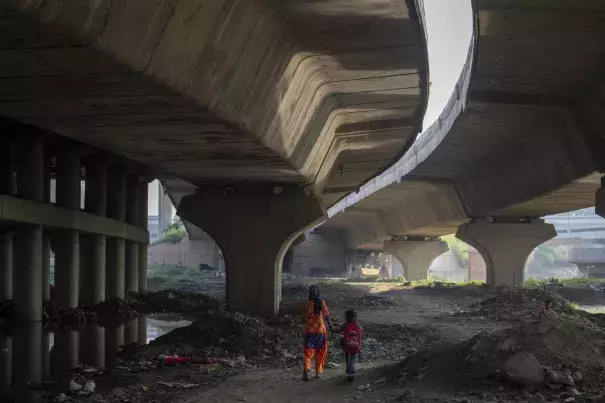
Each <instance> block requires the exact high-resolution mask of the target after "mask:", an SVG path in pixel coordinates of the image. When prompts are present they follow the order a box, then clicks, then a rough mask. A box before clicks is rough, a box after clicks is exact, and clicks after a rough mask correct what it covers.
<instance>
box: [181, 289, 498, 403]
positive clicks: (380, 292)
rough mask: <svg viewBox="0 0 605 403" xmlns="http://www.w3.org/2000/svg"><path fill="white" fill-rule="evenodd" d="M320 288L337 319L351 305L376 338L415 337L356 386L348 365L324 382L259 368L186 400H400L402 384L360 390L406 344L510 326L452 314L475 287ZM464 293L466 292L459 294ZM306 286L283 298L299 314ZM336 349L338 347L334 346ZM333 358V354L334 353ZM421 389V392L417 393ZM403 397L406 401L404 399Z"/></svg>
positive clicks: (370, 366)
mask: <svg viewBox="0 0 605 403" xmlns="http://www.w3.org/2000/svg"><path fill="white" fill-rule="evenodd" d="M321 288H322V298H324V299H325V300H326V301H327V303H328V305H329V307H330V310H331V313H332V316H333V317H334V318H335V319H339V317H340V316H341V315H342V313H343V312H344V311H345V310H346V309H349V308H354V309H356V310H357V311H358V314H359V319H360V322H361V323H362V324H363V325H364V326H365V327H366V328H367V329H368V330H369V332H370V333H372V336H374V337H376V338H379V339H380V338H382V339H383V340H385V339H386V340H388V339H389V338H395V337H400V334H401V333H402V332H406V331H407V332H412V333H413V334H414V339H411V340H422V343H419V344H421V345H415V344H416V343H415V342H414V341H411V342H410V345H408V346H402V347H401V349H400V350H399V349H398V348H396V349H394V350H399V351H393V357H392V359H391V360H380V361H375V362H367V363H364V364H361V365H360V371H359V373H358V377H357V379H356V380H355V383H354V384H350V383H348V382H346V378H345V376H344V373H343V372H344V369H343V368H342V366H341V367H339V368H337V369H327V370H326V373H325V376H324V378H323V379H320V380H312V381H310V382H302V380H301V376H302V373H301V369H300V368H297V367H295V368H288V369H279V370H275V369H269V370H257V371H256V372H249V373H247V374H244V375H240V376H236V377H233V378H230V379H229V380H227V381H226V382H225V383H223V384H222V385H220V386H218V387H215V388H213V389H210V390H207V391H205V392H202V393H198V394H194V395H192V396H190V397H189V398H187V399H184V400H181V401H180V402H182V403H194V402H220V403H223V402H238V401H245V402H255V403H256V402H259V403H260V402H292V403H302V402H349V401H351V402H352V401H357V400H363V401H368V402H385V401H398V400H397V399H398V397H399V395H401V394H404V393H405V390H404V388H399V389H398V388H388V390H384V391H382V392H381V391H380V388H372V389H371V390H368V391H359V390H357V388H358V387H359V386H360V385H366V384H373V385H374V384H376V382H378V384H380V379H381V378H380V377H381V374H380V372H381V371H379V369H380V368H381V367H385V366H388V365H394V364H395V363H396V362H398V360H400V359H401V358H402V356H401V354H405V351H406V348H409V349H413V350H415V349H416V348H422V347H425V346H426V345H427V344H431V343H443V342H445V343H449V342H457V341H460V340H464V339H467V338H469V337H472V336H474V335H475V334H477V333H479V332H482V331H485V330H494V329H499V328H504V327H506V326H507V325H509V324H506V323H495V322H494V321H490V320H487V319H486V320H485V321H482V320H474V321H473V322H472V323H467V322H465V321H463V320H461V319H460V318H457V317H454V316H453V315H452V314H453V313H456V312H460V311H462V310H465V309H468V308H469V307H470V306H471V305H472V304H473V303H475V302H477V301H480V300H481V299H483V298H485V294H484V293H483V294H481V293H480V292H475V291H473V290H472V289H471V290H464V291H450V290H422V289H421V290H409V289H407V290H404V289H402V288H400V287H394V286H393V285H390V284H342V283H340V284H330V285H324V286H322V287H321ZM461 292H464V293H463V294H461ZM305 293H306V290H305V289H303V288H302V287H300V290H299V292H293V293H288V294H286V295H285V299H284V302H283V306H284V309H285V310H287V311H289V312H290V313H291V314H293V315H294V314H296V313H297V310H298V309H299V307H300V302H301V300H304V298H305ZM332 348H333V350H334V347H332ZM331 356H332V357H334V355H332V354H331ZM433 392H434V393H430V394H431V398H432V399H437V400H429V401H451V400H448V399H451V396H450V397H447V396H445V397H443V396H442V398H443V400H442V399H441V398H439V393H438V392H437V391H433ZM417 393H418V392H417ZM404 401H405V400H404Z"/></svg>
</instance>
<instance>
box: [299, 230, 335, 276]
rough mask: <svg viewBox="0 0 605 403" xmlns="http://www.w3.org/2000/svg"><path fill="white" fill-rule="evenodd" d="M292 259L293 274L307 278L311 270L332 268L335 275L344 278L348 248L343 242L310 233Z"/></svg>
mask: <svg viewBox="0 0 605 403" xmlns="http://www.w3.org/2000/svg"><path fill="white" fill-rule="evenodd" d="M292 259H293V264H292V273H296V274H300V275H303V276H306V275H308V274H309V269H310V268H312V267H321V268H331V269H332V270H333V272H334V274H335V275H342V276H344V275H345V272H346V269H347V248H346V245H345V243H344V241H343V240H339V239H336V238H332V239H330V238H329V237H326V236H324V235H320V234H314V233H312V232H309V233H307V234H306V240H305V242H303V243H301V244H300V245H297V246H295V247H294V248H293V251H292Z"/></svg>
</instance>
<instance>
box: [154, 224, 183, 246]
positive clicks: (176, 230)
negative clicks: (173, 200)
mask: <svg viewBox="0 0 605 403" xmlns="http://www.w3.org/2000/svg"><path fill="white" fill-rule="evenodd" d="M186 236H187V230H186V229H185V225H184V224H183V222H182V221H180V220H179V221H178V222H176V223H174V224H172V225H171V226H170V227H168V229H166V231H164V233H163V234H162V236H161V237H159V238H158V240H157V241H155V242H154V243H153V245H157V244H160V243H173V244H174V243H179V242H181V240H182V239H183V238H185V237H186Z"/></svg>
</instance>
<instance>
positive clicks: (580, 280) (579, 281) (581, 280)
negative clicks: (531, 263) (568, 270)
mask: <svg viewBox="0 0 605 403" xmlns="http://www.w3.org/2000/svg"><path fill="white" fill-rule="evenodd" d="M551 284H557V285H561V286H583V285H588V284H605V279H603V278H596V277H576V278H562V279H559V278H549V279H545V280H537V279H535V278H533V277H530V278H528V279H527V280H525V283H524V284H523V285H524V286H525V287H526V288H547V287H549V286H550V285H551Z"/></svg>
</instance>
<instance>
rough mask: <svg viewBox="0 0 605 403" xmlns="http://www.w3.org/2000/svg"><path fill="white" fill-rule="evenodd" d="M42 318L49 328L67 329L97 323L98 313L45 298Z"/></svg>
mask: <svg viewBox="0 0 605 403" xmlns="http://www.w3.org/2000/svg"><path fill="white" fill-rule="evenodd" d="M42 319H43V320H44V322H45V324H46V326H47V328H50V329H53V328H61V329H67V330H73V329H79V328H80V327H82V326H84V325H86V324H91V323H97V321H98V315H97V314H96V313H95V312H92V311H89V310H87V309H83V308H79V307H78V308H68V307H65V306H62V305H59V304H57V303H56V302H54V301H48V300H44V302H43V304H42Z"/></svg>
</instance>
